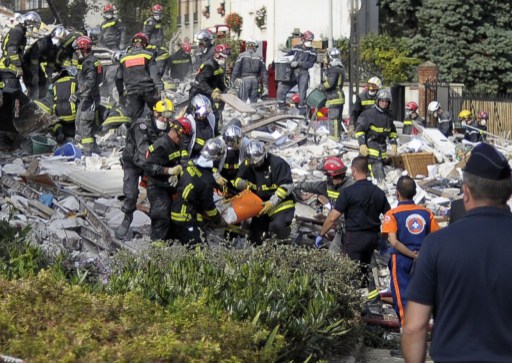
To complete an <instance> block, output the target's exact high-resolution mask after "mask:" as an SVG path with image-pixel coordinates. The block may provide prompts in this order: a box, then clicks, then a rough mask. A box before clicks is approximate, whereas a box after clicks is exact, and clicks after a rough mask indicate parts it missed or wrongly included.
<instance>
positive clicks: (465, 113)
mask: <svg viewBox="0 0 512 363" xmlns="http://www.w3.org/2000/svg"><path fill="white" fill-rule="evenodd" d="M459 118H460V119H464V120H466V119H469V118H471V111H469V110H462V111H460V113H459Z"/></svg>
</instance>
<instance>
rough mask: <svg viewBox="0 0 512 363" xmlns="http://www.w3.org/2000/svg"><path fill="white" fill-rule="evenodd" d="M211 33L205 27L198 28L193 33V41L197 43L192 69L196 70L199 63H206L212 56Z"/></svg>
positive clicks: (213, 47) (213, 48)
mask: <svg viewBox="0 0 512 363" xmlns="http://www.w3.org/2000/svg"><path fill="white" fill-rule="evenodd" d="M213 40H214V38H213V34H212V33H210V31H208V30H207V29H203V30H200V31H199V32H197V34H196V35H194V41H195V42H196V44H197V52H196V54H195V56H196V59H195V62H194V67H193V68H194V71H197V70H198V69H199V67H200V66H201V64H203V63H206V62H207V61H208V60H209V59H211V58H213V54H214V52H215V44H214V43H213Z"/></svg>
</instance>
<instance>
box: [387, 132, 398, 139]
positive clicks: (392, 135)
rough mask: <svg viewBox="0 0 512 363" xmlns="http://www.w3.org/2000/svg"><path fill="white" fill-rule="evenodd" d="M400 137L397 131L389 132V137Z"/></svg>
mask: <svg viewBox="0 0 512 363" xmlns="http://www.w3.org/2000/svg"><path fill="white" fill-rule="evenodd" d="M397 137H398V134H397V133H396V132H390V133H389V138H390V139H396V138H397Z"/></svg>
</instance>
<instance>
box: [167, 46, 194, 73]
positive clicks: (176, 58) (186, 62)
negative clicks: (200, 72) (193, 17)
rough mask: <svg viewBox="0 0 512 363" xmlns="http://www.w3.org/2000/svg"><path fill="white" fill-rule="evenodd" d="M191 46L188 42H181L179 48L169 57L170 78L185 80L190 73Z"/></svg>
mask: <svg viewBox="0 0 512 363" xmlns="http://www.w3.org/2000/svg"><path fill="white" fill-rule="evenodd" d="M191 53H192V46H191V45H190V43H189V42H183V43H181V47H180V49H178V50H177V51H176V52H175V53H173V54H172V55H171V57H170V58H169V68H170V71H171V78H172V79H178V80H180V81H183V80H185V78H187V77H188V76H189V75H190V74H191V73H192V56H191V55H190V54H191Z"/></svg>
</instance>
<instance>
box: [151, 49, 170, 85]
mask: <svg viewBox="0 0 512 363" xmlns="http://www.w3.org/2000/svg"><path fill="white" fill-rule="evenodd" d="M146 50H147V51H148V52H153V53H154V54H155V63H156V69H157V72H156V74H157V77H158V78H162V77H163V75H164V74H165V72H166V71H167V69H168V68H169V60H170V57H171V56H170V54H169V52H168V51H167V49H165V48H164V47H158V46H156V45H153V44H148V45H147V46H146Z"/></svg>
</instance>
